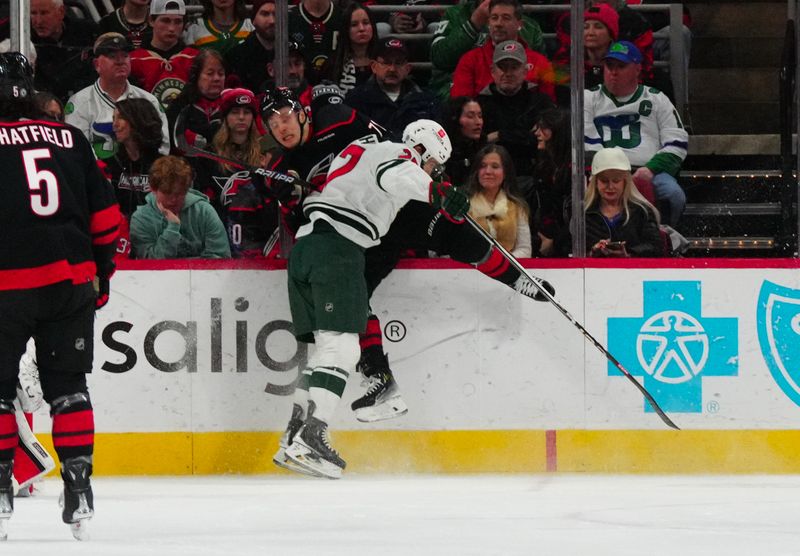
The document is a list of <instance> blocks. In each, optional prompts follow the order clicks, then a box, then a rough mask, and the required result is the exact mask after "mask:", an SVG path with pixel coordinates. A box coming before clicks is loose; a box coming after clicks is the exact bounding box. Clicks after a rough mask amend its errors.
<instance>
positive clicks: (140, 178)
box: [106, 98, 161, 219]
mask: <svg viewBox="0 0 800 556" xmlns="http://www.w3.org/2000/svg"><path fill="white" fill-rule="evenodd" d="M114 137H115V139H116V142H117V145H118V149H117V152H116V154H115V155H114V156H112V157H111V158H108V159H106V166H107V168H108V171H109V174H111V184H112V185H113V186H114V192H115V193H116V195H117V202H118V203H119V210H120V212H121V213H122V214H123V215H124V216H125V218H127V219H130V217H131V215H132V214H133V211H135V210H136V207H138V206H139V205H143V204H144V198H145V196H146V195H147V194H148V193H149V192H150V183H149V179H148V175H149V172H150V165H151V164H153V162H154V161H155V160H156V159H157V158H158V157H159V156H160V154H159V152H158V148H159V147H160V146H161V117H160V116H159V114H158V112H157V111H156V109H155V108H153V105H152V104H150V102H148V101H147V100H145V99H143V98H128V99H123V100H121V101H119V102H118V103H117V106H116V109H115V110H114Z"/></svg>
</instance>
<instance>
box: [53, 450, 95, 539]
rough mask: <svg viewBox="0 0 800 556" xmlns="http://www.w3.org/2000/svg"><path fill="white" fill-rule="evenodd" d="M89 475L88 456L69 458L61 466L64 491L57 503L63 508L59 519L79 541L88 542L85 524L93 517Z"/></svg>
mask: <svg viewBox="0 0 800 556" xmlns="http://www.w3.org/2000/svg"><path fill="white" fill-rule="evenodd" d="M91 474H92V463H91V458H90V457H88V456H80V457H75V458H69V459H67V460H64V462H62V464H61V478H62V479H64V491H63V493H62V494H61V500H60V501H59V502H60V503H61V504H62V508H63V511H62V514H61V518H62V519H63V520H64V523H66V524H67V525H69V526H70V529H71V530H72V536H73V537H75V538H76V539H77V540H79V541H85V540H88V538H89V531H88V529H87V524H88V521H89V520H90V519H91V518H92V516H93V515H94V496H93V494H92V485H91V482H90V480H89V477H90V476H91Z"/></svg>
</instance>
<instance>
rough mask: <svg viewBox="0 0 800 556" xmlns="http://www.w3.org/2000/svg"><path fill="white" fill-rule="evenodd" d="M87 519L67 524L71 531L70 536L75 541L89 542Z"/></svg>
mask: <svg viewBox="0 0 800 556" xmlns="http://www.w3.org/2000/svg"><path fill="white" fill-rule="evenodd" d="M88 522H89V518H88V517H87V518H85V519H81V520H80V521H76V522H75V523H70V524H69V529H70V531H72V536H73V537H75V540H77V541H88V540H89V526H88Z"/></svg>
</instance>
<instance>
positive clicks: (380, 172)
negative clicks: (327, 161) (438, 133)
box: [297, 138, 431, 248]
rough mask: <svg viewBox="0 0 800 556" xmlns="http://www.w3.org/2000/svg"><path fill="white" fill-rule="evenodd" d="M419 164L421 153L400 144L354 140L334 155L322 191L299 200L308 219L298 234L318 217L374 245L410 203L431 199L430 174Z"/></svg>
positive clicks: (346, 234)
mask: <svg viewBox="0 0 800 556" xmlns="http://www.w3.org/2000/svg"><path fill="white" fill-rule="evenodd" d="M420 164H421V162H420V157H419V154H418V153H417V152H416V151H415V150H414V149H412V148H411V147H408V146H406V145H404V144H402V143H388V142H387V143H375V142H374V140H373V139H372V138H365V139H359V140H357V141H353V142H352V143H350V144H349V145H348V146H347V147H346V148H345V149H344V150H343V151H342V152H341V153H339V156H337V157H336V158H335V159H334V161H333V163H332V164H331V167H330V170H329V171H328V181H327V184H326V185H325V188H324V189H323V190H322V192H321V193H319V194H318V195H313V196H310V197H308V198H307V199H306V200H305V203H303V213H304V214H305V215H306V217H307V218H308V219H309V220H310V221H311V222H310V223H309V224H305V225H304V226H301V227H300V229H299V230H298V231H297V237H298V238H299V237H302V236H304V235H308V234H310V233H311V230H312V228H313V225H314V221H316V220H320V219H321V220H325V221H327V222H329V223H330V224H331V226H333V228H334V229H335V230H336V231H337V232H338V233H339V234H340V235H342V236H343V237H346V238H347V239H349V240H350V241H352V242H353V243H356V244H357V245H360V246H361V247H364V248H368V247H372V246H375V245H378V244H379V243H380V239H381V237H383V236H384V235H386V232H388V231H389V226H391V224H392V222H393V221H394V219H395V217H396V216H397V213H398V212H399V211H400V209H401V208H403V206H404V205H405V204H406V203H407V202H408V201H410V200H412V199H414V200H418V201H424V202H428V201H429V195H430V183H431V178H430V176H429V175H428V174H426V173H425V171H424V170H422V168H421V167H420Z"/></svg>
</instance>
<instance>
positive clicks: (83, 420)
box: [0, 53, 120, 539]
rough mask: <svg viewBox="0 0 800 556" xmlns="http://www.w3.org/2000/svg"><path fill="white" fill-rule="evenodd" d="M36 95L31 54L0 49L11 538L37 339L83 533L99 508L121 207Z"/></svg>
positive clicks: (2, 489)
mask: <svg viewBox="0 0 800 556" xmlns="http://www.w3.org/2000/svg"><path fill="white" fill-rule="evenodd" d="M32 94H33V71H32V70H31V67H30V64H29V63H28V61H27V60H26V59H25V57H24V56H22V55H21V54H19V53H7V54H0V114H2V118H1V119H0V120H1V121H0V171H2V175H3V177H4V179H3V203H2V205H0V236H2V237H3V242H2V245H0V314H2V315H3V318H2V319H0V528H2V530H3V533H2V534H0V536H2V537H5V532H4V531H5V525H6V523H7V521H8V519H9V518H10V517H11V515H12V513H13V509H14V506H13V497H12V494H13V492H12V481H11V472H12V467H13V454H14V448H15V447H16V446H17V423H16V420H15V417H14V398H15V396H16V384H17V373H18V371H19V361H20V357H21V356H22V354H23V353H24V352H25V345H26V343H27V341H28V339H29V338H30V337H33V338H34V339H35V341H36V356H37V360H38V364H39V373H40V379H41V384H42V390H43V393H44V399H45V401H46V402H47V403H48V404H49V405H50V414H51V416H52V418H53V429H52V432H53V445H54V447H55V451H56V453H57V455H58V457H59V460H60V461H61V476H62V478H63V481H64V491H63V499H64V502H63V504H64V505H63V511H62V519H63V521H64V522H65V523H68V524H69V525H70V526H71V529H72V531H73V535H74V536H75V537H76V538H78V539H83V538H85V536H86V520H88V519H89V518H91V517H92V515H93V513H94V509H93V507H94V504H93V496H92V487H91V484H90V479H89V478H90V476H91V474H92V454H93V449H94V417H93V411H92V403H91V400H90V398H89V393H88V390H87V387H86V373H89V372H91V370H92V358H93V342H94V316H95V310H96V309H97V308H99V307H101V306H102V305H103V304H105V302H106V301H107V300H108V294H109V278H110V277H111V274H112V272H113V269H114V264H113V254H114V248H115V245H116V241H115V240H116V237H117V228H118V224H119V220H120V213H119V207H118V206H117V204H116V201H115V199H114V192H113V190H112V188H111V184H110V183H109V182H108V180H106V179H105V177H104V176H103V175H102V173H101V172H100V170H99V168H98V166H97V163H96V160H95V157H94V153H93V151H92V148H91V146H90V145H89V143H88V141H87V140H86V138H85V137H84V136H83V134H81V133H80V131H78V130H77V129H75V128H73V127H72V126H69V125H64V124H59V123H54V122H50V121H43V120H36V119H29V118H34V117H35V112H34V108H33V104H32V100H31V95H32ZM93 281H94V282H96V283H97V284H98V286H97V290H98V291H97V292H96V290H95V288H94V287H93Z"/></svg>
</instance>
